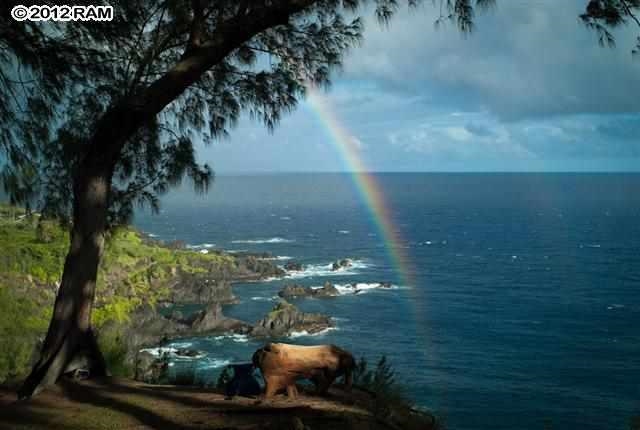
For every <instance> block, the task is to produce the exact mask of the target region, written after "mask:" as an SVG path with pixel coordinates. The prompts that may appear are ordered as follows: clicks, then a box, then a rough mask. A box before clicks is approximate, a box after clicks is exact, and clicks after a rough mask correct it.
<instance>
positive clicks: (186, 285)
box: [169, 273, 237, 304]
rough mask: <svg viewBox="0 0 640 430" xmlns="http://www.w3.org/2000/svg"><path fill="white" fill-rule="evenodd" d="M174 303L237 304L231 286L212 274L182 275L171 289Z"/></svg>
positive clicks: (171, 297) (171, 299) (171, 298)
mask: <svg viewBox="0 0 640 430" xmlns="http://www.w3.org/2000/svg"><path fill="white" fill-rule="evenodd" d="M169 301H170V302H173V303H192V304H207V303H212V302H216V303H222V304H229V303H237V299H236V298H235V296H234V295H233V291H232V290H231V284H230V283H229V282H228V281H226V280H224V279H219V278H217V279H216V277H215V276H211V275H210V274H206V275H200V274H197V275H196V274H191V273H181V274H180V275H179V277H178V280H177V282H176V283H175V284H174V285H173V288H171V296H170V299H169Z"/></svg>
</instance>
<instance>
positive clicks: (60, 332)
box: [18, 163, 111, 399]
mask: <svg viewBox="0 0 640 430" xmlns="http://www.w3.org/2000/svg"><path fill="white" fill-rule="evenodd" d="M86 164H92V163H86ZM109 170H110V169H102V172H101V171H100V170H99V169H98V170H94V169H91V168H88V167H86V168H84V169H82V171H83V172H84V173H80V174H78V175H77V176H76V177H75V178H74V211H73V212H74V213H73V220H74V224H73V230H72V232H71V241H70V242H71V243H70V247H69V252H68V254H67V257H66V260H65V264H64V271H63V274H62V281H61V284H60V289H59V290H58V294H57V296H56V302H55V306H54V310H53V316H52V318H51V322H50V324H49V330H48V332H47V336H46V338H45V342H44V345H43V347H42V352H41V355H40V359H39V360H38V362H37V363H36V365H35V366H34V368H33V370H32V371H31V374H30V375H29V377H28V378H27V379H26V380H25V382H24V384H23V386H22V387H21V388H20V390H19V392H18V397H19V398H20V399H25V398H29V397H31V396H33V395H35V394H37V393H38V392H40V391H41V390H42V389H43V388H45V387H46V386H48V385H51V384H54V383H55V382H56V381H57V380H58V378H59V377H60V376H61V375H62V374H63V373H64V371H65V368H66V367H67V365H68V364H69V362H70V361H71V360H72V359H73V358H74V357H76V356H78V354H84V355H87V356H88V357H87V358H89V362H90V363H91V368H90V373H91V375H92V376H101V375H105V374H106V366H105V362H104V358H103V357H102V354H101V353H100V351H99V349H98V346H97V342H96V339H95V337H94V334H93V332H92V330H91V309H92V304H93V298H94V294H95V287H96V277H97V272H98V264H99V263H100V256H101V254H102V250H103V246H104V233H105V228H106V218H107V203H108V196H109V190H110V185H111V173H110V171H109Z"/></svg>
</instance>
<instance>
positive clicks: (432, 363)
mask: <svg viewBox="0 0 640 430" xmlns="http://www.w3.org/2000/svg"><path fill="white" fill-rule="evenodd" d="M375 176H376V181H377V182H378V184H379V186H380V188H381V191H382V193H383V195H384V196H385V200H386V204H387V207H388V208H389V212H390V215H391V217H392V219H393V225H394V227H395V228H396V229H398V232H399V235H400V236H401V237H403V238H404V239H405V242H403V243H401V244H397V245H398V246H402V247H405V248H403V249H404V251H403V252H405V253H406V254H407V255H408V256H409V259H410V263H411V264H410V266H409V267H410V268H411V269H410V270H411V271H412V273H411V274H410V276H400V274H399V273H398V267H396V266H395V265H394V263H393V260H392V259H390V258H389V255H390V254H391V253H392V252H393V250H390V249H389V244H388V243H386V242H385V240H384V237H383V236H382V235H381V232H380V231H379V230H378V227H377V223H376V220H375V219H373V218H372V216H371V214H370V212H369V209H368V208H367V207H366V206H364V203H363V199H362V196H361V195H360V194H359V191H358V190H357V189H356V188H355V186H354V183H353V180H352V178H351V177H350V175H348V174H329V173H327V174H273V175H266V174H265V175H256V176H251V175H244V176H219V177H217V178H216V181H215V183H214V184H213V185H212V187H211V189H210V191H209V193H208V194H207V195H205V196H199V195H195V194H193V193H192V192H191V191H189V190H188V189H187V188H184V189H181V190H179V191H175V192H172V193H171V194H169V195H167V196H166V198H164V200H163V205H162V211H161V213H159V214H157V215H151V214H149V213H146V212H140V213H138V214H137V215H136V218H135V224H136V225H137V227H139V228H140V229H141V230H143V231H144V232H147V233H150V234H153V235H155V236H157V237H158V238H159V239H162V240H166V241H171V240H182V241H184V242H186V243H188V244H189V245H191V246H193V247H196V248H202V249H212V248H213V249H224V250H230V251H241V250H249V251H268V252H270V253H272V254H273V256H274V257H276V258H278V259H279V261H280V262H281V263H282V264H284V263H285V262H286V261H287V259H293V260H295V261H298V262H301V263H303V264H304V265H305V270H304V271H303V272H301V273H299V274H297V275H296V276H295V277H294V278H293V279H280V280H272V281H267V282H261V283H251V284H236V285H235V287H234V293H235V295H236V296H237V297H238V298H239V299H240V303H239V304H237V305H230V306H227V307H225V313H226V314H227V315H229V316H233V317H237V318H241V319H244V320H247V321H251V322H254V321H257V320H258V319H260V318H261V317H262V316H263V315H264V314H265V313H266V312H268V311H269V310H270V309H271V308H272V307H273V306H274V304H275V303H276V301H277V299H276V295H277V291H278V290H279V289H280V288H282V286H283V285H284V284H286V283H291V282H296V283H300V284H304V285H309V286H319V285H322V284H323V283H324V282H325V281H330V282H332V283H334V284H338V285H344V286H346V285H349V284H352V283H359V284H361V288H362V290H363V292H362V293H361V294H357V295H344V296H339V297H336V298H332V299H301V300H298V301H296V302H295V304H296V305H297V306H298V307H299V308H301V309H302V310H305V311H314V312H323V313H326V314H328V315H331V316H332V317H333V318H334V320H335V322H336V328H335V329H334V330H330V331H327V332H324V333H321V334H319V335H315V336H309V335H307V334H306V333H296V334H295V335H294V336H292V337H291V338H289V339H287V341H288V342H292V343H301V344H313V343H335V344H337V345H340V346H343V347H345V348H347V349H349V350H351V351H352V352H353V353H354V354H355V355H356V356H358V357H360V356H365V357H367V358H368V360H369V361H370V362H375V361H376V360H377V359H378V358H379V357H381V356H382V355H386V356H387V357H388V359H389V360H390V362H391V363H392V365H393V367H394V369H395V371H396V378H397V380H398V381H399V382H401V383H402V384H403V385H404V387H405V389H406V394H407V395H408V396H409V397H411V398H412V399H414V400H415V402H416V404H417V405H419V406H422V407H425V408H427V409H429V410H431V411H434V412H435V413H436V414H437V415H438V416H440V417H441V418H443V419H444V421H445V422H446V425H447V427H448V428H450V429H456V430H475V429H492V430H498V429H547V428H549V429H563V430H567V429H581V430H587V429H594V430H595V429H628V428H630V425H631V420H632V417H634V416H638V415H640V193H639V190H640V175H637V174H444V173H443V174H435V173H434V174H422V173H415V174H414V173H411V174H409V173H407V174H395V173H394V174H392V173H389V174H376V175H375ZM340 258H350V259H352V260H353V261H354V263H355V264H354V266H353V267H351V268H349V269H347V270H345V271H342V272H339V273H336V272H332V271H331V270H329V267H330V266H329V265H330V264H331V262H333V261H335V260H337V259H340ZM403 279H412V283H413V285H405V284H404V281H403ZM378 282H391V283H392V284H393V288H391V289H382V288H375V285H376V283H378ZM177 343H178V344H179V345H182V346H189V347H192V348H195V349H198V350H201V351H204V352H206V357H204V358H201V359H199V360H198V361H197V363H195V366H196V372H197V373H196V375H197V377H198V378H200V379H201V380H202V381H208V380H215V376H216V375H217V373H216V372H219V371H220V369H221V368H222V367H223V366H224V365H225V364H226V363H229V362H238V361H248V360H249V359H250V357H251V355H252V353H253V351H254V350H255V349H256V348H258V347H259V346H260V345H261V342H258V341H253V340H248V339H247V338H245V337H243V336H226V337H225V336H218V337H203V338H195V339H185V340H180V342H177Z"/></svg>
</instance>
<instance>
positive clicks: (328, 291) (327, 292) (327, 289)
mask: <svg viewBox="0 0 640 430" xmlns="http://www.w3.org/2000/svg"><path fill="white" fill-rule="evenodd" d="M278 295H279V296H280V297H283V298H285V299H289V298H294V299H295V298H301V297H318V298H324V297H335V296H338V295H340V292H339V291H338V290H337V289H336V287H335V286H334V285H333V284H332V283H331V282H325V283H324V285H323V286H322V287H321V288H311V287H305V286H302V285H298V284H289V285H285V286H284V288H283V289H282V290H280V291H279V292H278Z"/></svg>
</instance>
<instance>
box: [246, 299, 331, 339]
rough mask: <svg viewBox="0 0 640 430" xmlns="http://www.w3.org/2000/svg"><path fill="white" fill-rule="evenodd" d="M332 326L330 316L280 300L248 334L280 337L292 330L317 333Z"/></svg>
mask: <svg viewBox="0 0 640 430" xmlns="http://www.w3.org/2000/svg"><path fill="white" fill-rule="evenodd" d="M329 327H333V323H332V322H331V318H330V317H328V316H326V315H323V314H317V313H305V312H302V311H300V310H299V309H298V308H297V307H295V306H294V305H292V304H291V303H288V302H287V301H285V300H282V301H281V302H280V303H278V304H277V305H276V306H275V307H274V308H273V309H272V310H271V312H269V313H268V314H267V315H266V316H265V317H264V318H262V319H261V320H260V321H258V322H257V323H256V325H255V326H254V327H253V328H252V329H251V331H250V332H249V335H251V336H254V337H282V336H288V335H290V334H291V333H293V332H302V331H305V332H307V333H309V334H314V333H318V332H320V331H322V330H326V329H327V328H329Z"/></svg>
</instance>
